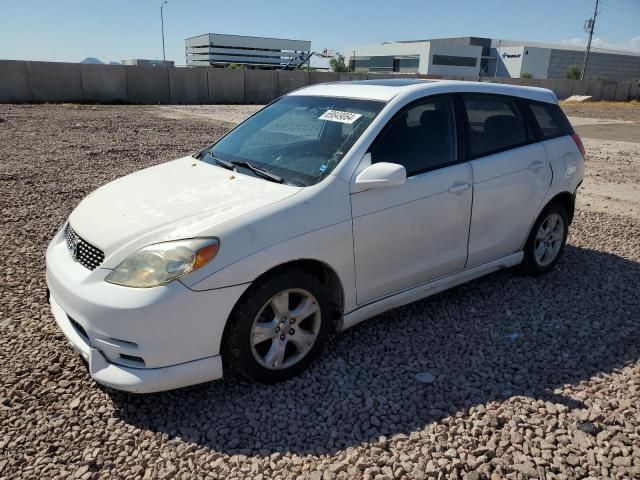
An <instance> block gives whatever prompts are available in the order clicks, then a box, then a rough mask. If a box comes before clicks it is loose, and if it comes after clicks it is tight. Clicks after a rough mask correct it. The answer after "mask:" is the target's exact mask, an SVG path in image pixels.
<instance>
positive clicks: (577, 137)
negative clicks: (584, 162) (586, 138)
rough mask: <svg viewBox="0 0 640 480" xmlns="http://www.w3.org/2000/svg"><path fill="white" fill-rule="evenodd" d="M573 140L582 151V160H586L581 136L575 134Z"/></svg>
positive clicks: (572, 136)
mask: <svg viewBox="0 0 640 480" xmlns="http://www.w3.org/2000/svg"><path fill="white" fill-rule="evenodd" d="M571 138H573V141H574V142H576V146H577V147H578V150H580V155H582V158H585V156H586V152H585V151H584V145H583V144H582V139H581V138H580V135H578V134H577V133H574V134H573V135H571Z"/></svg>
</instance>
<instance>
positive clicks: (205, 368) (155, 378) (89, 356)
mask: <svg viewBox="0 0 640 480" xmlns="http://www.w3.org/2000/svg"><path fill="white" fill-rule="evenodd" d="M49 301H50V304H51V312H52V313H53V317H54V318H55V320H56V323H57V324H58V327H60V330H62V333H64V335H65V337H67V339H68V340H69V342H70V343H71V346H72V347H73V349H74V350H75V351H76V352H78V353H79V354H80V355H81V356H82V357H83V358H84V359H85V360H86V361H87V363H88V364H89V374H90V375H91V378H93V379H94V380H95V381H96V382H98V383H100V384H102V385H105V386H107V387H111V388H115V389H117V390H124V391H127V392H133V393H151V392H161V391H164V390H171V389H174V388H181V387H186V386H188V385H195V384H197V383H203V382H208V381H211V380H217V379H219V378H222V359H221V357H220V355H214V356H212V357H208V358H203V359H200V360H195V361H192V362H186V363H181V364H179V365H172V366H169V367H163V368H133V367H126V366H123V365H116V364H113V363H110V362H109V361H107V359H106V358H105V357H104V355H103V354H102V353H101V352H100V350H98V349H97V348H93V347H92V346H91V345H90V344H89V343H87V337H84V336H83V335H81V334H80V333H79V332H78V331H77V330H76V328H75V327H74V326H73V325H72V323H71V321H70V319H69V316H68V315H67V314H66V313H65V312H64V310H62V307H60V305H58V303H57V302H56V299H55V298H54V297H53V296H51V297H50V299H49Z"/></svg>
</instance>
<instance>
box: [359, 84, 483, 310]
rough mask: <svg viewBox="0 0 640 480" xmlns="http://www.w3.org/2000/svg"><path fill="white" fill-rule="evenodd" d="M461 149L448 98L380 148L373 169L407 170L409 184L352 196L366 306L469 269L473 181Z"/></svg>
mask: <svg viewBox="0 0 640 480" xmlns="http://www.w3.org/2000/svg"><path fill="white" fill-rule="evenodd" d="M456 145H457V140H456V125H455V115H454V110H453V101H452V100H451V99H450V98H447V97H437V98H433V99H426V100H424V101H422V102H420V103H418V104H414V105H412V106H410V107H409V108H407V109H406V110H405V111H403V112H401V113H400V114H398V115H396V116H395V117H394V119H392V120H391V121H390V123H389V125H388V126H387V128H385V130H384V131H383V133H382V134H381V135H380V136H379V137H378V138H377V139H376V141H375V142H374V143H373V145H372V147H371V149H370V153H371V161H372V162H373V163H375V162H390V163H398V164H401V165H403V166H404V167H405V168H406V170H407V181H406V183H405V184H404V185H402V186H399V187H389V188H384V189H371V190H366V191H363V192H357V193H353V194H352V196H351V204H352V215H353V235H354V253H355V267H356V290H357V301H358V304H360V305H362V304H365V303H368V302H371V301H373V300H375V299H378V298H381V297H384V296H387V295H390V294H393V293H396V292H399V291H401V290H404V289H408V288H411V287H414V286H417V285H420V284H422V283H425V282H428V281H430V280H433V279H436V278H438V277H442V276H444V275H447V274H450V273H453V272H456V271H459V270H461V269H463V268H464V265H465V262H466V258H467V240H468V234H469V221H470V216H471V202H472V189H471V184H472V183H473V176H472V170H471V166H470V164H469V163H468V162H465V163H458V162H457V148H456Z"/></svg>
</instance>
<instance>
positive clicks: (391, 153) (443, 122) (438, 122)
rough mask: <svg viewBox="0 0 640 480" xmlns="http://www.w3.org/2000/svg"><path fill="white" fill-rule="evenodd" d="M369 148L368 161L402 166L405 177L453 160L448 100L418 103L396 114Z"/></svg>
mask: <svg viewBox="0 0 640 480" xmlns="http://www.w3.org/2000/svg"><path fill="white" fill-rule="evenodd" d="M391 122H392V123H390V124H389V125H388V126H387V128H386V130H385V131H384V133H383V134H382V136H381V137H379V138H378V139H377V140H376V142H375V143H374V145H373V147H372V148H371V161H372V162H374V163H379V162H390V163H398V164H400V165H403V166H404V167H405V168H406V169H407V176H411V175H416V174H419V173H421V172H424V171H427V170H432V169H434V168H437V167H440V166H443V165H446V164H449V163H452V162H453V161H455V151H456V149H455V139H456V135H455V123H454V115H453V106H452V103H451V100H450V99H446V98H440V99H437V100H430V101H428V102H424V103H420V104H419V105H415V106H413V107H410V108H409V109H407V110H405V111H404V112H402V113H401V114H400V115H398V116H396V117H395V118H394V119H393V120H391Z"/></svg>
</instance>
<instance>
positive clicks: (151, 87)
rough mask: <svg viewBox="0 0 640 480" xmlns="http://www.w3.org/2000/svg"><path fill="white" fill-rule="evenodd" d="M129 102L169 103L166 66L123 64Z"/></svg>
mask: <svg viewBox="0 0 640 480" xmlns="http://www.w3.org/2000/svg"><path fill="white" fill-rule="evenodd" d="M125 68H126V72H127V90H128V92H129V102H130V103H141V104H157V103H170V95H169V72H168V68H167V67H138V66H128V65H127V66H125Z"/></svg>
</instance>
